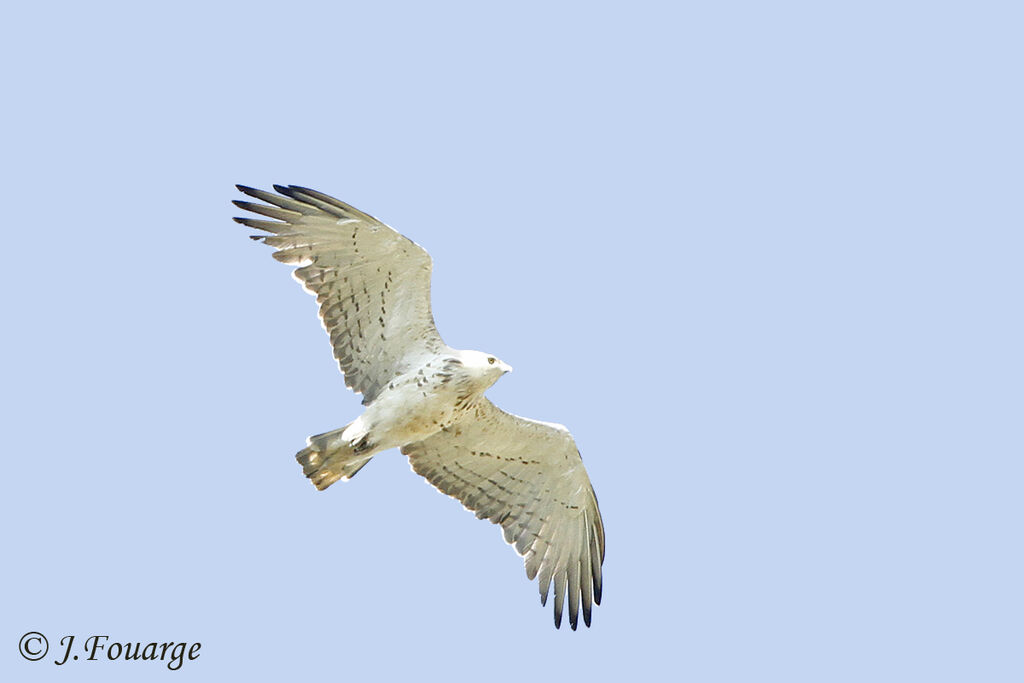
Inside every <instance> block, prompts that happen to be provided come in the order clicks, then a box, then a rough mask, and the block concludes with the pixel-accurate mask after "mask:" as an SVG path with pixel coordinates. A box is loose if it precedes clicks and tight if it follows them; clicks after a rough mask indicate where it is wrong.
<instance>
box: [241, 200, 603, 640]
mask: <svg viewBox="0 0 1024 683" xmlns="http://www.w3.org/2000/svg"><path fill="white" fill-rule="evenodd" d="M237 187H238V189H239V190H240V191H241V192H243V193H244V194H246V195H248V196H250V197H253V198H255V199H258V200H261V201H262V202H265V203H255V202H249V201H241V200H237V201H235V202H234V204H235V205H236V206H238V207H239V208H241V209H244V210H246V211H250V212H252V213H254V214H258V215H260V216H263V217H264V218H269V219H271V220H264V219H262V218H260V219H257V218H235V221H237V222H239V223H241V224H242V225H246V226H248V227H250V228H255V229H257V230H261V231H263V232H264V233H269V234H262V235H253V236H252V239H254V240H259V241H261V242H263V243H264V244H267V245H269V246H271V247H274V248H276V249H277V251H275V252H274V254H273V256H274V258H276V259H277V260H278V261H282V262H284V263H287V264H290V265H295V266H298V267H297V269H296V270H295V272H294V273H293V275H294V276H295V279H297V280H298V281H299V283H300V284H302V286H303V288H304V289H305V290H306V291H307V292H309V293H310V294H312V295H313V296H315V297H316V300H317V304H318V306H319V312H320V321H321V322H322V323H323V326H324V328H325V329H326V330H327V333H328V334H329V335H330V338H331V346H332V347H333V350H334V357H335V359H337V361H338V366H339V367H340V368H341V371H342V373H343V374H344V376H345V384H346V385H347V386H348V387H349V388H350V389H352V390H353V391H355V392H357V393H361V394H362V395H363V405H364V406H365V410H364V412H363V414H362V415H360V416H359V417H357V418H356V419H355V420H353V421H352V422H350V423H349V424H347V425H345V426H344V427H342V428H340V429H335V430H333V431H329V432H326V433H324V434H318V435H316V436H311V437H309V438H308V439H307V446H306V448H303V449H302V450H301V451H299V452H298V454H297V455H296V459H297V460H298V461H299V463H300V464H301V465H302V471H303V473H304V474H305V475H306V476H307V477H309V479H310V480H311V481H312V482H313V485H314V486H316V488H317V489H319V490H323V489H326V488H327V487H328V486H330V485H331V484H333V483H334V482H336V481H338V480H339V479H343V480H348V479H351V478H352V477H353V476H355V474H356V472H358V471H359V470H360V469H361V468H362V467H363V466H364V465H366V463H367V462H369V460H370V458H372V457H373V456H374V455H376V454H377V453H380V452H381V451H384V450H387V449H389V448H399V449H401V452H402V453H404V454H405V455H407V456H409V462H410V464H411V465H412V469H413V471H415V472H416V473H417V474H420V475H422V476H424V477H426V479H427V481H429V482H430V483H431V484H432V485H433V486H434V487H435V488H437V489H438V490H439V491H441V492H442V493H445V494H447V495H449V496H451V497H453V498H456V499H458V500H459V501H461V502H462V504H463V505H464V506H465V507H466V508H467V509H469V510H471V511H473V512H476V516H477V517H478V518H480V519H488V520H490V521H491V522H493V523H495V524H500V525H501V527H502V529H503V531H504V536H505V541H506V542H508V543H509V544H512V545H514V546H515V549H516V551H517V552H518V553H519V554H520V555H522V556H523V558H524V563H525V565H526V575H527V577H529V579H530V580H533V579H534V578H539V588H540V601H541V604H546V603H547V598H548V595H549V591H550V590H551V587H552V586H553V593H554V612H555V627H556V628H557V627H561V623H562V611H563V604H564V603H565V602H566V600H567V601H568V607H569V624H570V625H571V626H572V628H573V630H575V629H576V626H577V623H578V618H579V611H580V608H581V607H582V609H583V621H584V623H585V624H586V625H587V626H590V617H591V609H592V606H593V604H595V603H596V604H600V603H601V565H602V563H603V562H604V525H603V523H602V521H601V512H600V510H599V509H598V506H597V498H596V497H595V496H594V489H593V488H592V487H591V485H590V479H589V478H588V477H587V472H586V470H585V469H584V468H583V461H582V459H581V458H580V453H579V450H578V449H577V448H576V442H575V441H573V438H572V436H571V435H570V434H569V430H567V429H566V428H565V427H563V426H562V425H559V424H552V423H549V422H540V421H538V420H530V419H527V418H525V417H519V416H518V415H512V414H510V413H506V412H504V411H503V410H501V409H500V408H498V407H496V406H495V405H494V404H493V403H491V402H490V401H489V400H488V399H487V398H486V397H485V396H484V392H485V391H487V389H488V388H490V386H491V385H493V384H494V383H495V382H496V381H497V380H498V378H500V377H501V376H502V375H504V374H505V373H507V372H510V371H511V370H512V368H511V367H509V366H508V365H506V364H505V363H504V362H503V361H501V360H500V359H498V358H497V357H495V356H493V355H490V354H487V353H482V352H480V351H461V350H458V349H453V348H451V347H449V346H448V345H447V344H445V343H444V342H443V341H442V340H441V336H440V334H439V333H438V331H437V328H436V327H435V325H434V317H433V314H432V313H431V309H430V275H431V259H430V255H429V254H427V252H426V251H425V250H424V249H423V248H422V247H420V246H419V245H418V244H416V243H415V242H413V241H412V240H410V239H408V238H407V237H405V236H403V235H401V234H399V233H398V232H396V231H395V230H393V229H392V228H390V227H388V226H387V225H385V224H384V223H382V222H380V221H379V220H377V219H376V218H374V217H373V216H370V215H369V214H365V213H363V212H362V211H359V210H358V209H355V208H353V207H351V206H349V205H348V204H345V203H344V202H341V201H339V200H337V199H335V198H333V197H330V196H328V195H326V194H323V193H322V192H317V191H315V190H310V189H307V188H304V187H298V186H295V185H288V186H282V185H274V190H276V192H277V194H275V193H273V192H266V191H263V190H257V189H254V188H251V187H246V186H244V185H238V186H237Z"/></svg>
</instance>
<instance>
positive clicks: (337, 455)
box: [295, 425, 373, 491]
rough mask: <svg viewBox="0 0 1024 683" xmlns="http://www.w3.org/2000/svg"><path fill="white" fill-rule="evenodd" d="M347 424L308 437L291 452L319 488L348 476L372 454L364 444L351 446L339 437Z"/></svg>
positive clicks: (360, 467) (360, 466)
mask: <svg viewBox="0 0 1024 683" xmlns="http://www.w3.org/2000/svg"><path fill="white" fill-rule="evenodd" d="M347 427H348V425H345V427H342V428H341V429H335V430H333V431H330V432H325V433H323V434H317V435H316V436H311V437H309V438H308V439H306V442H307V443H308V444H309V445H308V446H306V448H303V449H302V450H301V451H299V452H298V453H296V454H295V459H296V460H298V461H299V464H300V465H302V473H303V474H305V475H306V476H307V477H309V479H310V480H311V481H312V482H313V485H314V486H316V487H317V489H319V490H321V491H323V490H324V489H325V488H327V487H328V486H330V485H331V484H333V483H334V482H336V481H338V480H339V479H344V480H348V479H351V478H352V477H354V476H355V475H356V472H358V471H359V470H361V469H362V468H363V466H364V465H366V463H368V462H370V458H372V457H373V453H372V451H370V449H369V448H367V444H365V443H362V442H360V443H357V444H356V445H355V446H353V445H351V444H350V443H349V442H348V441H346V440H345V439H343V438H342V436H341V435H342V432H344V431H345V429H346V428H347ZM363 441H365V439H363Z"/></svg>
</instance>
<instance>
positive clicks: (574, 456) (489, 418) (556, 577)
mask: <svg viewBox="0 0 1024 683" xmlns="http://www.w3.org/2000/svg"><path fill="white" fill-rule="evenodd" d="M402 452H403V453H405V454H406V455H408V456H409V462H410V464H411V465H412V468H413V470H414V471H415V472H416V473H418V474H420V475H422V476H424V477H425V478H426V479H427V481H429V482H430V483H431V484H433V485H434V486H435V487H436V488H437V489H438V490H440V491H441V492H443V493H446V494H448V495H450V496H452V497H453V498H457V499H458V500H460V501H461V502H462V504H463V505H465V507H466V508H468V509H469V510H472V511H474V512H476V513H477V517H480V518H481V519H488V520H490V521H492V522H494V523H495V524H500V525H501V526H502V530H503V535H504V538H505V540H506V542H508V543H510V544H512V545H513V546H514V547H515V549H516V552H518V553H519V554H520V555H522V556H523V562H524V565H525V568H526V575H527V577H528V578H529V579H531V580H533V579H534V578H537V579H538V587H539V589H540V596H541V604H546V603H547V597H548V592H549V590H550V589H551V586H552V583H553V585H554V616H555V625H556V626H558V625H560V624H561V621H562V613H563V609H564V608H565V607H566V606H567V607H568V612H569V624H570V626H571V627H572V628H573V629H575V628H576V626H577V624H578V619H579V612H580V608H581V607H582V610H583V621H584V623H585V624H586V625H587V626H589V625H590V616H591V609H592V605H593V604H595V603H596V604H600V581H601V565H602V562H603V559H604V529H603V526H602V524H601V512H600V509H599V508H598V505H597V498H596V497H595V496H594V490H593V488H592V487H591V485H590V479H589V478H588V477H587V473H586V470H585V469H584V467H583V461H582V459H581V458H580V454H579V451H578V450H577V448H576V443H575V441H573V438H572V436H571V435H570V434H569V432H568V431H567V430H566V429H565V428H564V427H561V426H558V425H551V424H547V423H544V422H537V421H534V420H528V419H526V418H522V417H518V416H516V415H510V414H509V413H505V412H503V411H501V410H499V409H498V408H497V407H495V406H494V404H492V403H491V402H490V401H488V400H487V399H483V400H482V401H481V402H480V404H478V405H477V407H476V408H475V411H474V412H472V413H470V414H469V415H468V416H467V417H466V418H464V419H463V420H460V421H459V422H457V423H455V424H454V425H451V426H449V427H448V428H446V429H444V430H442V431H440V432H438V433H437V434H435V435H433V436H431V437H430V438H428V439H425V440H423V441H419V442H416V443H412V444H409V445H407V446H405V447H403V448H402Z"/></svg>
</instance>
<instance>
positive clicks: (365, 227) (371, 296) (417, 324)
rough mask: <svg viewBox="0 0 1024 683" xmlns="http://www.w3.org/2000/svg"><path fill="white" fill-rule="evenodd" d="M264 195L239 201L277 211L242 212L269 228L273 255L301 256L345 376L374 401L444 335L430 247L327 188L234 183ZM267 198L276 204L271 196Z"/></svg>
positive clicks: (294, 260) (288, 259) (301, 275)
mask: <svg viewBox="0 0 1024 683" xmlns="http://www.w3.org/2000/svg"><path fill="white" fill-rule="evenodd" d="M237 187H238V189H239V190H241V191H242V192H243V193H245V194H247V195H249V196H250V197H254V198H256V199H261V200H263V201H264V202H267V204H256V203H253V202H247V201H235V202H234V203H235V205H236V206H238V207H239V208H242V209H245V210H246V211H251V212H253V213H256V214H260V215H262V216H266V217H268V218H272V219H275V220H272V221H268V220H258V219H254V218H236V219H235V220H236V221H237V222H239V223H241V224H243V225H247V226H249V227H251V228H256V229H257V230H263V231H265V232H269V233H272V234H271V235H269V236H268V235H263V236H253V239H257V240H261V241H262V242H263V243H265V244H268V245H270V246H272V247H276V248H277V251H276V252H274V258H276V259H277V260H278V261H282V262H284V263H289V264H293V265H297V266H299V268H298V269H297V270H296V271H295V273H294V275H295V278H296V279H297V280H298V281H299V282H300V283H301V284H302V285H303V287H304V288H305V289H306V291H308V292H310V293H311V294H313V295H314V296H316V300H317V303H318V304H319V306H320V322H321V323H323V326H324V329H326V330H327V333H328V334H329V335H330V337H331V346H332V347H333V348H334V357H335V359H337V361H338V367H339V368H340V369H341V371H342V373H344V375H345V384H346V385H347V386H348V387H349V388H351V389H352V390H354V391H357V392H361V393H362V394H363V403H364V404H365V403H369V402H370V401H372V400H373V399H374V398H375V397H376V396H377V394H378V393H379V392H380V390H381V388H383V387H384V386H386V385H387V383H388V382H389V381H390V380H392V379H393V378H395V377H396V376H398V375H399V374H401V373H402V372H404V371H406V370H407V369H408V368H409V367H412V366H413V365H414V364H415V363H416V360H417V359H419V358H422V357H423V356H428V355H429V356H433V355H436V354H437V353H439V352H440V351H441V349H443V348H444V342H443V341H441V337H440V335H439V334H438V332H437V328H436V327H435V325H434V317H433V314H432V313H431V310H430V275H431V259H430V255H429V254H427V252H426V251H425V250H424V249H423V248H422V247H420V246H419V245H418V244H416V243H415V242H413V241H412V240H410V239H408V238H407V237H405V236H403V235H401V234H400V233H398V232H396V231H395V230H393V229H392V228H390V227H388V226H387V225H385V224H384V223H382V222H380V221H379V220H377V219H376V218H374V217H373V216H370V215H368V214H365V213H363V212H362V211H359V210H358V209H355V208H353V207H351V206H349V205H348V204H346V203H344V202H342V201H339V200H337V199H335V198H334V197H330V196H328V195H326V194H323V193H322V192H317V191H315V190H310V189H307V188H303V187H298V186H296V185H289V186H287V187H285V186H281V185H275V186H274V189H275V190H276V191H277V192H278V193H279V194H274V193H272V192H265V191H263V190H256V189H253V188H251V187H245V186H244V185H238V186H237ZM268 204H269V206H268Z"/></svg>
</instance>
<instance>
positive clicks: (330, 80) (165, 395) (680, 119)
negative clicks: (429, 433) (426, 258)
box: [0, 1, 1024, 683]
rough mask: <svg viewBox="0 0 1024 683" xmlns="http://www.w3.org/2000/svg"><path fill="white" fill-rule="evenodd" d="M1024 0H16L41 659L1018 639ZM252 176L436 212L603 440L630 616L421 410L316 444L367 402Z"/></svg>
mask: <svg viewBox="0 0 1024 683" xmlns="http://www.w3.org/2000/svg"><path fill="white" fill-rule="evenodd" d="M371 5H372V6H371ZM1017 8H1019V4H1018V3H1009V2H1007V3H991V2H972V3H966V2H964V3H950V2H919V3H915V2H884V3H882V2H856V3H853V2H850V3H817V2H781V3H752V2H726V3H706V2H702V3H671V4H670V3H660V4H659V3H643V2H632V3H621V4H620V5H618V6H612V5H608V4H603V3H580V4H571V3H515V4H505V5H502V6H500V7H499V6H497V5H494V4H491V3H486V4H485V3H463V4H450V3H442V4H436V3H416V4H413V3H397V4H391V3H372V4H371V3H358V4H356V3H302V2H296V3H280V2H275V3H261V2H252V1H248V2H244V3H214V4H208V3H173V4H172V5H168V6H166V7H161V8H154V7H152V6H150V5H139V4H137V3H132V4H128V3H125V4H123V5H116V4H111V3H103V2H99V3H85V4H83V3H73V4H72V3H57V4H52V5H46V6H44V5H42V4H31V3H16V4H14V5H12V6H11V7H9V8H7V9H6V10H5V16H4V21H3V27H2V28H0V33H2V36H0V38H2V40H0V57H2V61H3V67H2V68H3V73H4V78H3V82H4V93H5V94H4V97H3V102H4V104H3V108H2V109H3V110H2V113H0V116H2V118H3V126H2V130H3V133H2V134H0V135H2V157H3V161H2V164H0V173H2V174H3V188H4V200H3V204H4V210H3V219H2V223H3V234H4V240H5V242H4V244H5V258H4V259H3V260H4V265H3V267H2V269H0V280H2V282H0V284H2V291H3V320H4V324H3V334H2V336H0V346H2V355H0V357H2V358H3V361H2V362H3V388H2V401H3V405H2V415H3V441H2V443H3V450H4V457H3V474H2V476H0V487H2V492H3V493H2V496H0V511H2V520H0V524H2V529H3V555H4V562H3V566H4V571H3V574H4V578H3V581H2V588H0V591H2V593H0V595H2V614H3V620H2V627H3V628H2V631H0V678H3V680H12V681H13V680H18V681H32V680H57V681H71V680H101V679H102V680H112V681H117V680H123V681H129V680H144V679H162V678H163V677H164V676H171V677H172V678H175V677H176V680H186V679H187V680H210V681H223V680H229V679H231V680H286V679H294V680H314V679H315V680H387V679H390V680H440V679H442V678H444V679H446V680H453V681H454V680H487V681H495V682H497V681H524V680H538V681H542V680H563V681H564V680H571V679H579V680H668V679H674V680H681V681H786V682H787V683H791V682H794V681H814V682H820V681H913V680H917V681H1020V680H1024V661H1022V656H1021V643H1022V642H1024V617H1022V615H1024V595H1022V584H1021V577H1022V575H1024V556H1022V543H1021V541H1022V533H1021V522H1022V519H1024V509H1022V508H1024V505H1022V501H1021V489H1022V484H1024V465H1022V456H1024V434H1022V422H1021V418H1022V415H1024V367H1022V347H1024V327H1022V317H1021V312H1022V311H1021V297H1022V292H1024V275H1022V257H1024V233H1022V228H1024V220H1022V211H1021V187H1022V181H1024V165H1022V159H1024V144H1022V126H1021V122H1022V121H1024V111H1022V109H1024V107H1022V99H1021V98H1022V95H1021V92H1022V91H1021V64H1022V59H1024V49H1022V46H1021V27H1022V19H1024V17H1022V13H1021V10H1019V9H1017ZM234 183H245V184H249V185H255V186H259V187H266V186H269V185H270V184H271V183H286V184H287V183H293V184H300V185H307V186H310V187H314V188H317V189H320V190H323V191H325V192H328V193H330V194H333V195H336V196H338V197H339V198H342V199H344V200H345V201H348V202H350V203H352V204H354V205H355V206H357V207H359V208H361V209H363V210H365V211H367V212H369V213H372V214H374V215H376V216H378V217H379V218H381V219H382V220H384V221H386V222H388V223H389V224H391V225H392V226H394V227H395V228H396V229H398V230H400V231H401V232H403V233H405V234H406V235H408V236H409V237H410V238H412V239H414V240H416V241H417V242H419V243H420V244H422V245H423V246H424V247H425V248H426V249H427V250H429V251H430V253H431V254H432V255H433V258H434V266H435V275H434V286H433V294H434V311H435V315H436V319H437V323H438V326H439V328H440V330H441V332H442V334H443V335H444V337H445V340H446V341H447V342H449V343H450V344H452V345H453V346H456V347H461V348H477V349H483V350H486V351H489V352H492V353H495V354H497V355H499V356H501V357H502V358H503V359H504V360H506V361H508V362H509V363H510V364H511V365H513V366H515V368H516V372H515V373H513V374H512V375H509V376H507V377H505V378H503V379H502V380H501V381H500V382H499V383H498V384H497V385H496V386H495V387H494V388H493V389H492V390H491V391H490V393H489V396H490V397H491V398H493V399H494V400H495V402H497V403H498V404H499V405H501V406H503V407H505V408H506V409H508V410H511V411H514V412H516V413H520V414H524V415H528V416H531V417H536V418H539V419H544V420H552V421H557V422H562V423H564V424H566V425H568V426H569V427H570V429H572V431H573V433H574V435H575V437H576V440H577V442H578V444H579V446H580V448H581V450H582V452H583V455H584V459H585V462H586V465H587V469H588V470H589V473H590V476H591V479H592V481H593V483H594V487H595V489H596V491H597V495H598V498H599V500H600V503H601V509H602V512H603V514H604V521H605V526H606V529H607V560H606V562H605V595H604V598H605V600H604V604H603V605H602V606H601V607H599V608H597V609H596V610H595V612H594V623H593V628H591V629H589V630H588V629H583V628H582V627H581V629H580V631H578V632H576V633H573V632H571V631H569V630H568V629H567V628H566V627H565V626H564V625H563V629H562V631H555V629H554V627H553V624H552V618H551V613H550V612H551V610H550V605H549V607H547V608H542V607H541V606H540V604H539V601H538V599H537V590H536V586H535V584H532V583H529V582H528V581H527V580H526V578H525V575H524V572H523V568H522V563H521V560H520V559H519V558H518V557H517V556H516V555H515V553H514V552H513V551H512V550H511V549H510V548H509V547H507V546H506V545H505V544H504V543H503V542H502V540H501V538H500V534H499V531H498V529H497V528H495V527H493V526H492V525H490V524H487V523H484V522H480V521H477V520H476V519H475V518H474V517H473V515H471V514H470V513H468V512H466V511H464V510H463V509H462V507H461V506H460V505H459V504H458V503H456V502H455V501H453V500H451V499H448V498H446V497H444V496H442V495H440V494H438V493H437V492H435V491H434V490H433V489H432V488H431V487H430V486H428V485H427V484H426V483H425V482H424V481H423V480H422V479H421V478H419V477H418V476H416V475H414V474H413V473H412V472H411V471H410V469H409V466H408V464H407V461H406V459H405V458H404V457H403V456H401V455H400V454H399V453H397V452H390V453H387V454H384V455H381V456H378V457H377V458H376V459H375V460H374V461H373V462H372V463H371V464H370V465H369V466H368V467H367V468H366V469H365V470H363V471H362V472H361V473H360V474H359V476H357V477H356V478H355V479H354V480H352V481H351V482H348V483H344V484H338V485H335V486H333V487H332V488H330V489H329V490H328V491H327V492H325V493H318V492H316V491H315V490H314V489H313V487H312V486H311V485H310V484H309V483H308V482H307V481H306V480H305V479H304V478H303V477H302V474H301V471H300V469H299V467H298V466H297V465H296V463H295V461H294V459H293V454H294V453H295V451H296V450H298V449H299V448H301V447H302V446H303V445H304V440H305V438H306V436H308V435H310V434H315V433H318V432H322V431H326V430H328V429H332V428H335V427H339V426H341V425H343V424H345V423H346V422H348V421H349V420H351V419H352V418H353V417H355V416H356V415H357V414H358V413H359V411H360V410H361V408H360V405H359V400H358V398H357V397H356V396H354V395H352V394H350V393H348V392H347V391H346V390H345V388H344V384H343V382H342V378H341V376H340V375H339V374H338V372H337V369H336V367H335V364H334V362H333V359H332V358H331V356H330V352H329V345H328V343H327V340H326V335H325V334H324V333H323V331H322V330H321V329H320V325H319V323H318V321H317V319H316V317H315V307H314V303H313V301H312V299H311V298H310V297H309V296H308V295H306V294H305V293H304V292H302V290H301V289H300V288H299V287H298V286H297V285H296V284H295V283H294V282H293V281H292V280H291V278H290V277H289V268H288V267H286V266H284V265H281V264H278V263H276V262H275V261H274V260H273V259H271V257H270V250H269V249H268V248H266V247H263V246H261V245H258V244H255V243H253V242H250V241H249V240H248V239H246V235H247V234H248V233H250V232H251V231H250V230H247V229H246V228H243V227H242V226H239V225H236V224H234V223H232V222H231V220H230V218H231V216H233V215H237V213H238V212H237V211H236V210H235V209H234V207H232V206H231V205H230V204H229V201H230V200H231V199H234V198H236V197H237V196H238V195H237V193H236V191H235V190H234V187H233V185H234ZM27 631H39V632H41V633H44V634H46V635H47V636H48V637H49V638H50V641H51V654H50V656H48V657H47V659H45V660H44V661H40V662H36V663H32V662H28V661H25V660H23V659H22V658H21V657H20V656H19V655H18V653H17V643H18V639H19V637H20V636H21V635H22V634H23V633H25V632H27ZM69 634H74V635H76V636H77V637H78V638H79V639H80V640H81V639H84V638H85V637H88V636H89V635H92V634H104V635H109V636H110V637H111V640H112V641H115V640H116V641H121V642H125V641H127V642H134V641H142V642H144V643H145V642H149V641H151V640H156V641H165V640H175V641H182V640H186V641H189V642H195V641H199V642H201V643H202V650H201V656H200V658H199V659H198V660H196V661H193V662H185V665H184V667H183V669H182V670H181V671H178V672H176V673H174V672H167V673H160V672H166V669H164V668H163V667H162V666H161V665H160V664H154V663H146V662H130V663H125V662H123V661H121V662H108V661H99V662H84V661H79V662H72V663H70V664H68V665H66V666H64V667H58V666H55V665H54V664H53V659H54V650H59V649H60V648H59V645H58V644H57V641H58V640H59V639H60V638H61V637H63V636H65V635H69Z"/></svg>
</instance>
